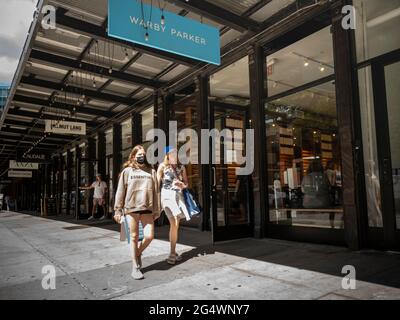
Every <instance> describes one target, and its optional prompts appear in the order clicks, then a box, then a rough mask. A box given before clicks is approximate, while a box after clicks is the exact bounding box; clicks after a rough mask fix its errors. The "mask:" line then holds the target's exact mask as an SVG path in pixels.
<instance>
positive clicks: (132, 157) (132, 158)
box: [123, 145, 148, 169]
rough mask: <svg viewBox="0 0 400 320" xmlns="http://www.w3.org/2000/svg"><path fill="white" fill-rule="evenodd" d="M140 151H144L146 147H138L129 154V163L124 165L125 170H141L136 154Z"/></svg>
mask: <svg viewBox="0 0 400 320" xmlns="http://www.w3.org/2000/svg"><path fill="white" fill-rule="evenodd" d="M140 150H144V147H143V146H142V145H137V146H135V147H134V148H133V149H132V151H131V153H130V154H129V157H128V161H126V162H125V163H124V165H123V167H124V169H125V168H128V167H132V168H135V169H139V168H140V165H139V163H138V162H137V161H136V159H135V157H136V154H137V153H138V152H139V151H140ZM146 166H148V164H147V163H146Z"/></svg>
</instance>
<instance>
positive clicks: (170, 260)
mask: <svg viewBox="0 0 400 320" xmlns="http://www.w3.org/2000/svg"><path fill="white" fill-rule="evenodd" d="M167 263H168V264H170V265H174V264H176V256H175V255H173V254H170V255H169V257H168V258H167Z"/></svg>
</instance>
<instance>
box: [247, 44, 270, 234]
mask: <svg viewBox="0 0 400 320" xmlns="http://www.w3.org/2000/svg"><path fill="white" fill-rule="evenodd" d="M265 67H266V66H265V56H264V50H263V48H262V47H261V46H260V45H258V44H256V45H254V46H253V47H251V48H249V69H250V70H249V71H250V123H251V128H252V129H254V135H255V136H254V141H255V144H254V172H253V175H252V188H250V189H251V190H253V200H254V205H253V207H254V236H255V237H256V238H262V237H265V234H266V227H267V223H266V216H268V215H267V212H268V203H267V199H268V188H267V170H266V168H267V167H266V164H267V156H266V128H265V113H264V98H265V93H266V88H265Z"/></svg>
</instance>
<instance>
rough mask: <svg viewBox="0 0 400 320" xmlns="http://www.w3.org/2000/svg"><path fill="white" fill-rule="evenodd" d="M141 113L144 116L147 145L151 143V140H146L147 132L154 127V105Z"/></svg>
mask: <svg viewBox="0 0 400 320" xmlns="http://www.w3.org/2000/svg"><path fill="white" fill-rule="evenodd" d="M140 114H141V116H142V141H143V146H145V147H147V146H148V145H150V143H151V141H147V140H146V135H147V132H149V130H151V129H153V128H154V107H153V106H151V107H149V108H147V109H146V110H144V111H142V112H141V113H140Z"/></svg>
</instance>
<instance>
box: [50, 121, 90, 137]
mask: <svg viewBox="0 0 400 320" xmlns="http://www.w3.org/2000/svg"><path fill="white" fill-rule="evenodd" d="M45 132H52V133H59V134H77V135H86V123H84V122H70V121H54V120H45Z"/></svg>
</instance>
